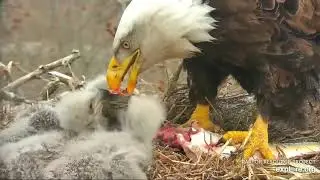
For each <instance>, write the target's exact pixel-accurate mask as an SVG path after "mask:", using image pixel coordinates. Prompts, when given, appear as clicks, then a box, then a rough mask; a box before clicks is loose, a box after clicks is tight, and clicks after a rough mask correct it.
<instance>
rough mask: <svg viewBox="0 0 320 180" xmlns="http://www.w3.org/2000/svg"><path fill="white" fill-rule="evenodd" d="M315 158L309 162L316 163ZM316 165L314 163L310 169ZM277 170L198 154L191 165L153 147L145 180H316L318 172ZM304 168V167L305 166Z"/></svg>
mask: <svg viewBox="0 0 320 180" xmlns="http://www.w3.org/2000/svg"><path fill="white" fill-rule="evenodd" d="M317 158H318V157H313V158H312V159H310V160H311V161H312V162H317ZM319 165H320V164H315V165H314V167H316V166H318V167H319ZM281 167H288V165H275V164H271V163H268V164H266V163H263V161H259V162H255V163H252V162H250V163H249V162H245V161H242V160H240V159H238V158H236V156H234V157H231V158H228V159H220V158H218V157H217V156H208V155H202V156H201V158H200V159H199V160H198V162H191V161H190V160H189V158H188V157H187V156H185V155H184V154H183V153H181V152H179V151H178V150H176V149H173V148H169V147H165V146H161V145H159V144H156V145H155V146H154V161H153V164H152V165H151V167H150V168H149V170H148V176H149V179H172V180H174V179H190V180H191V179H192V180H193V179H320V174H319V173H314V172H310V173H298V172H294V171H291V172H289V173H284V172H282V173H280V172H278V171H279V169H277V168H281ZM305 168H308V167H305Z"/></svg>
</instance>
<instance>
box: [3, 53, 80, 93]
mask: <svg viewBox="0 0 320 180" xmlns="http://www.w3.org/2000/svg"><path fill="white" fill-rule="evenodd" d="M79 58H80V52H79V50H73V51H72V54H70V55H69V56H66V57H64V58H61V59H59V60H56V61H54V62H51V63H49V64H46V65H40V66H39V67H38V68H37V69H36V70H34V71H32V72H30V73H28V74H26V75H24V76H22V77H20V78H18V79H17V80H15V81H13V82H12V83H10V84H8V85H7V86H6V87H4V88H3V90H6V91H11V90H13V89H16V88H17V87H19V86H21V85H23V84H25V83H26V82H27V81H30V80H32V79H34V78H36V77H38V76H40V75H42V74H44V73H46V72H48V71H51V70H53V69H55V68H57V67H60V66H63V65H67V64H70V63H72V62H73V61H75V60H77V59H79Z"/></svg>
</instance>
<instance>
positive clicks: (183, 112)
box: [148, 85, 320, 179]
mask: <svg viewBox="0 0 320 180" xmlns="http://www.w3.org/2000/svg"><path fill="white" fill-rule="evenodd" d="M188 92H189V89H188V88H187V86H186V85H180V86H179V87H177V88H175V89H174V90H173V91H172V93H171V94H170V95H169V96H168V97H167V98H166V99H165V102H166V105H167V109H168V120H170V121H172V122H173V123H178V124H179V123H182V122H185V121H186V120H187V119H188V118H189V117H190V115H191V113H192V111H193V110H194V108H195V105H194V104H191V103H190V102H189V99H188ZM228 94H232V93H230V91H228ZM255 103H256V101H255V99H254V97H253V96H250V95H248V94H246V93H245V92H241V93H239V92H238V93H234V94H233V95H230V96H226V95H224V94H223V93H220V94H219V96H218V98H217V99H216V101H215V102H214V103H213V104H211V106H212V109H213V111H212V117H213V119H214V122H215V123H216V124H219V125H220V126H221V127H223V129H224V130H248V128H249V126H250V125H251V123H253V122H254V119H255V117H256V114H257V108H256V104H255ZM314 107H316V106H314ZM317 107H319V102H318V103H317ZM308 112H309V111H308ZM313 113H314V114H313V115H310V117H311V118H310V119H312V118H313V120H315V121H316V120H319V118H314V117H317V114H318V113H320V109H319V108H318V109H316V108H315V109H314V112H313ZM314 123H315V124H318V123H317V122H314ZM315 132H319V131H317V130H314V129H313V130H309V131H304V132H301V133H299V131H297V130H295V129H292V128H290V127H286V126H285V125H279V124H278V123H277V122H275V123H272V124H271V125H270V128H269V137H270V139H271V142H307V141H319V139H320V135H319V133H315ZM154 147H155V148H154V159H155V160H154V162H153V165H152V166H151V167H150V169H149V171H148V173H149V177H150V179H243V178H245V179H290V178H291V179H320V174H315V173H312V172H311V173H298V172H297V173H295V172H293V171H291V172H289V173H279V172H277V170H276V168H279V167H289V166H288V165H276V164H272V163H268V164H260V163H258V164H257V163H254V164H253V163H248V162H243V161H242V160H241V159H239V158H240V157H241V155H235V156H233V157H231V158H229V159H223V160H222V159H219V158H218V157H212V156H211V157H209V156H208V155H203V156H202V157H201V159H199V161H198V162H196V163H195V162H191V161H190V160H189V158H188V157H187V156H186V155H184V153H183V152H181V151H178V150H177V149H173V148H170V147H166V146H163V145H160V144H159V143H155V146H154ZM319 157H320V156H313V157H303V159H305V160H308V159H309V160H313V161H312V162H314V163H315V164H312V165H313V166H314V167H316V168H319V167H320V161H319V160H320V158H319ZM261 162H262V161H261ZM305 169H308V168H307V167H306V168H305ZM278 171H279V169H278Z"/></svg>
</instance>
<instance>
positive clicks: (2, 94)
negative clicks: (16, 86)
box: [0, 90, 33, 104]
mask: <svg viewBox="0 0 320 180" xmlns="http://www.w3.org/2000/svg"><path fill="white" fill-rule="evenodd" d="M2 100H6V101H14V102H17V103H22V102H23V103H27V104H31V103H33V101H31V100H27V99H25V98H23V97H20V96H18V95H16V94H14V93H12V92H6V91H4V90H0V101H2Z"/></svg>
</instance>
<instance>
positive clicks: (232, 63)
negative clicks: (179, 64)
mask: <svg viewBox="0 0 320 180" xmlns="http://www.w3.org/2000/svg"><path fill="white" fill-rule="evenodd" d="M209 4H210V5H211V6H212V7H215V8H216V10H215V11H213V12H212V13H211V15H212V16H213V17H215V19H217V20H218V21H219V22H218V23H217V25H218V28H217V29H214V30H213V31H212V32H211V34H212V35H213V37H215V38H217V40H216V41H215V42H213V43H200V44H198V45H197V46H198V47H199V48H200V49H201V50H202V53H201V54H199V55H197V56H195V57H193V58H190V59H185V61H184V67H185V68H186V70H187V72H188V84H189V86H190V98H191V100H192V101H193V102H195V103H201V104H208V103H207V100H206V98H208V99H209V100H214V98H215V97H216V95H217V88H218V86H219V85H220V83H221V82H222V81H223V80H224V79H225V78H226V77H227V76H228V75H232V76H233V77H234V78H235V79H237V80H238V81H239V83H240V84H241V86H242V87H243V88H244V89H245V90H247V91H248V93H253V94H255V96H256V98H257V103H258V108H259V111H260V113H262V115H264V116H267V117H268V118H269V119H270V120H271V121H277V120H283V121H285V122H288V123H289V124H291V125H293V126H295V127H306V126H308V123H307V122H308V121H306V119H307V118H306V116H305V109H304V108H302V104H303V103H306V99H309V98H311V99H313V101H314V102H319V101H320V47H317V43H319V37H320V35H318V34H317V33H318V32H320V0H300V1H299V0H286V1H284V2H283V1H282V2H280V0H210V1H209ZM319 118H320V117H319Z"/></svg>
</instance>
